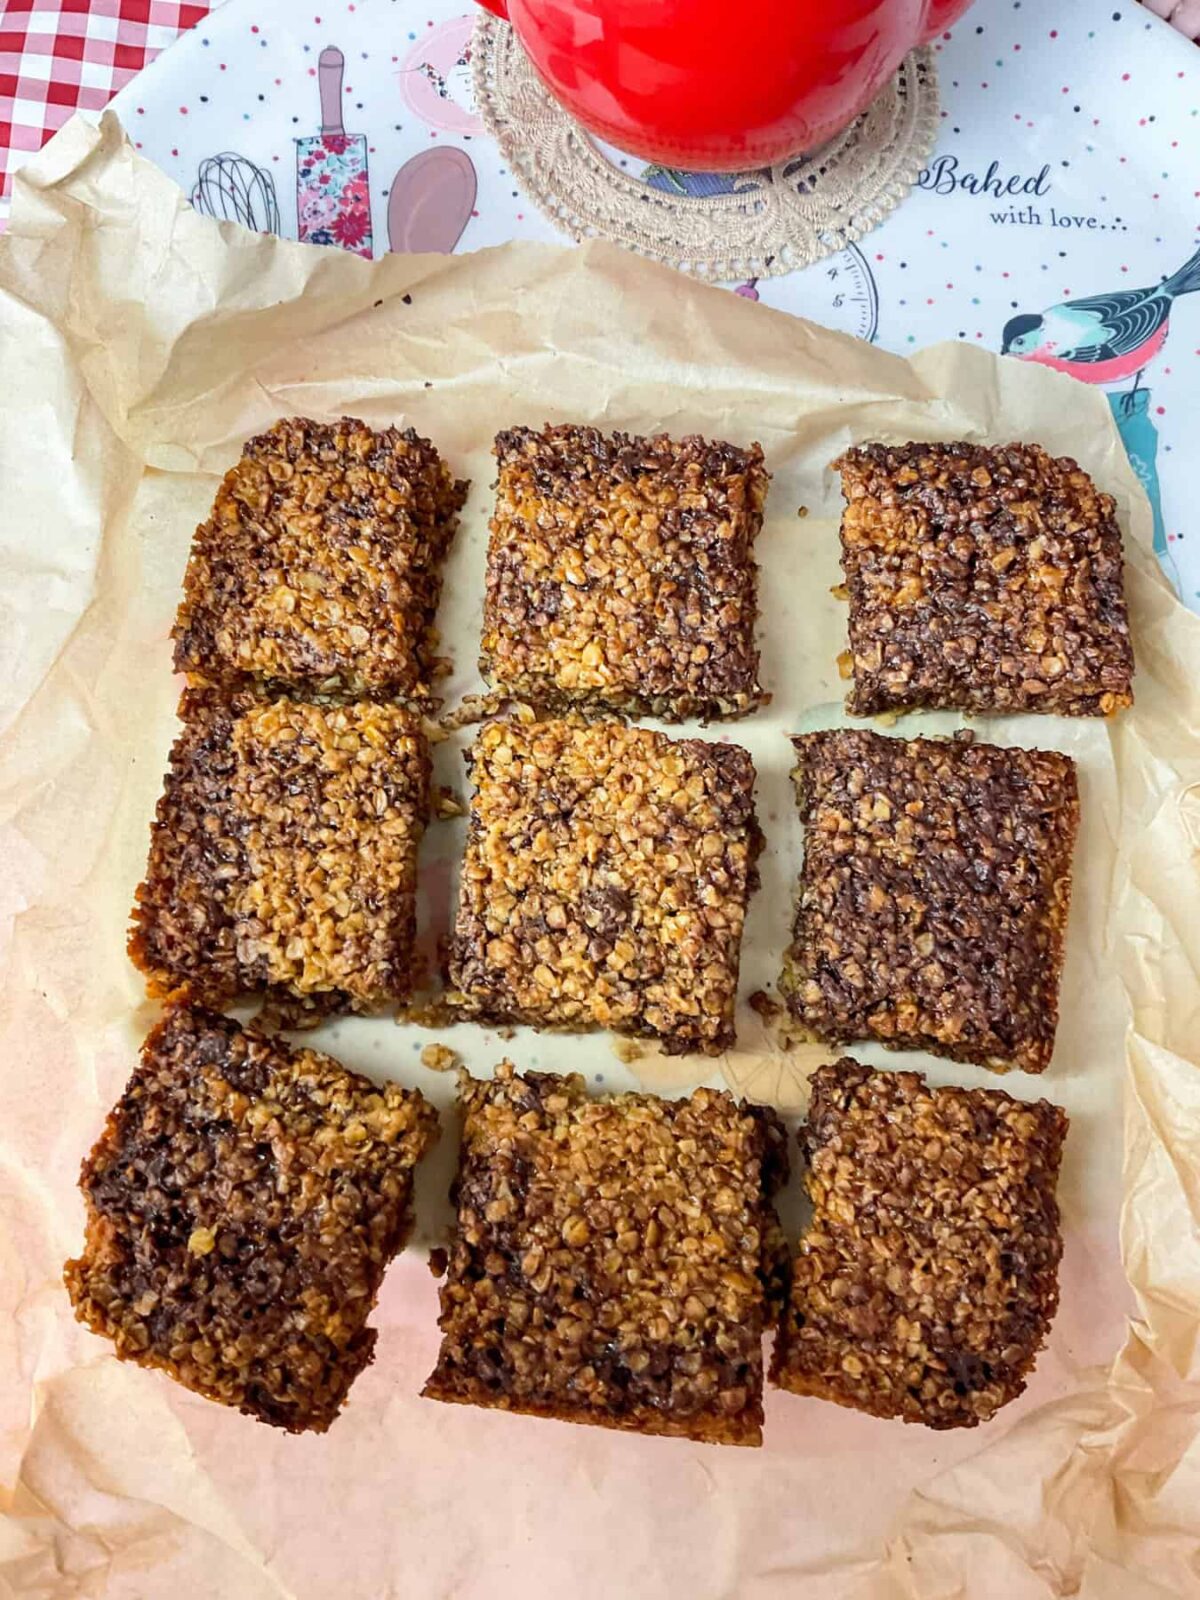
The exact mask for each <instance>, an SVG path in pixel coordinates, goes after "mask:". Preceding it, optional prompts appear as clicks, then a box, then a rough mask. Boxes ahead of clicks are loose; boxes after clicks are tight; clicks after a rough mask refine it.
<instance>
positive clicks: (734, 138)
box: [480, 0, 970, 172]
mask: <svg viewBox="0 0 1200 1600" xmlns="http://www.w3.org/2000/svg"><path fill="white" fill-rule="evenodd" d="M480 3H481V4H484V5H486V6H487V7H488V9H489V10H490V11H494V12H495V13H496V15H497V16H499V17H503V18H504V19H505V20H506V21H509V22H511V23H512V25H513V27H514V28H515V29H516V31H517V37H518V38H519V39H520V41H521V43H522V44H523V45H524V47H525V50H526V52H527V53H528V55H529V58H530V60H531V61H532V62H533V65H534V67H535V69H536V70H537V73H538V76H539V77H540V78H541V79H542V81H543V82H544V83H545V85H546V87H547V88H548V89H549V90H550V92H551V94H553V95H554V96H555V98H556V99H557V100H559V101H561V103H562V104H563V105H564V106H565V107H566V108H567V110H568V111H569V112H570V113H571V114H572V116H574V117H575V118H576V119H577V120H578V121H579V122H581V123H582V124H583V125H584V127H585V128H588V129H589V130H590V131H591V132H592V133H594V134H596V135H597V136H598V137H599V138H601V139H606V140H608V141H609V142H610V143H611V144H615V145H617V146H618V147H619V148H620V149H621V150H625V151H628V152H629V154H631V155H636V156H640V157H641V158H642V159H643V160H645V161H650V162H655V163H658V164H661V165H662V166H668V167H678V168H682V169H684V170H687V171H693V172H729V171H736V170H738V169H740V168H744V167H765V166H770V165H771V164H772V163H774V162H778V161H784V160H786V159H787V158H788V157H789V156H793V155H799V154H801V153H802V152H804V151H806V150H814V149H816V148H817V147H818V146H819V145H822V144H824V143H825V142H826V141H827V140H828V139H831V138H832V137H833V135H834V134H835V133H838V132H840V130H841V129H842V128H844V127H846V126H847V125H848V124H849V123H850V122H852V121H853V120H854V118H855V117H856V116H858V114H859V112H860V111H863V110H865V109H866V107H867V106H868V105H869V104H870V103H871V101H872V100H873V99H874V97H875V96H876V95H877V94H878V93H879V91H880V90H881V89H882V88H883V86H884V85H885V84H886V83H887V80H888V78H889V77H890V76H891V75H892V73H893V72H895V70H896V68H897V67H898V66H899V65H900V62H901V61H902V60H903V58H904V56H905V55H906V54H907V53H908V51H910V50H911V49H912V48H913V47H914V46H915V45H918V44H923V43H925V42H927V41H928V40H929V39H931V38H933V37H934V36H935V35H936V34H937V33H939V32H940V31H941V30H942V29H943V28H945V27H948V26H949V24H950V23H951V22H954V21H955V20H956V19H957V18H958V17H960V16H961V15H962V13H963V12H964V11H965V10H966V9H967V6H968V4H969V3H970V0H743V3H742V4H741V5H733V6H731V5H729V4H728V3H727V0H480Z"/></svg>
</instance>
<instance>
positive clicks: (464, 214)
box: [388, 145, 476, 256]
mask: <svg viewBox="0 0 1200 1600" xmlns="http://www.w3.org/2000/svg"><path fill="white" fill-rule="evenodd" d="M475 190H476V179H475V168H474V166H473V165H472V163H471V158H470V156H468V155H467V153H466V151H465V150H460V149H458V148H457V146H455V145H439V146H438V148H437V149H435V150H423V151H422V152H421V154H420V155H417V156H413V158H412V160H411V161H406V162H405V163H404V165H403V166H402V167H401V168H400V170H399V172H398V173H397V174H396V176H395V178H394V179H393V181H392V191H391V194H390V195H389V197H388V249H389V250H397V251H400V250H418V251H419V250H428V251H431V252H437V253H438V254H441V255H447V256H448V255H450V254H451V253H452V252H453V250H454V247H455V245H456V244H457V243H458V241H459V239H460V238H461V237H462V233H463V229H464V228H465V227H466V225H467V223H468V222H470V220H471V210H472V208H473V206H474V204H475Z"/></svg>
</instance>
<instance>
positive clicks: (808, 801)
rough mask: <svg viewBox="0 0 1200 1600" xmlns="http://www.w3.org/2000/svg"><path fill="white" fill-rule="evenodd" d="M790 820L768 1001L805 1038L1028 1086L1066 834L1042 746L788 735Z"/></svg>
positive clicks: (1060, 920) (1049, 1008)
mask: <svg viewBox="0 0 1200 1600" xmlns="http://www.w3.org/2000/svg"><path fill="white" fill-rule="evenodd" d="M792 742H793V744H794V746H795V750H796V756H797V765H796V768H795V771H794V773H793V779H794V782H795V788H796V798H797V803H798V806H799V811H800V818H801V821H802V822H803V824H804V864H803V867H802V869H801V873H800V887H799V894H798V897H797V901H796V912H795V920H794V923H793V929H792V943H791V946H790V947H789V949H788V951H787V953H786V955H785V957H784V971H783V977H782V979H781V983H780V989H781V991H782V993H783V996H784V999H785V1001H786V1003H787V1006H788V1009H789V1010H790V1012H791V1013H792V1015H793V1017H795V1019H796V1020H797V1021H798V1022H799V1023H800V1024H801V1026H802V1027H803V1028H804V1029H806V1030H807V1031H809V1032H810V1033H811V1034H812V1035H813V1036H815V1037H816V1038H818V1039H823V1040H825V1041H826V1042H828V1043H833V1044H840V1043H845V1042H849V1041H851V1040H854V1039H878V1040H879V1041H881V1042H882V1043H883V1044H885V1045H888V1046H889V1047H891V1048H893V1049H897V1050H929V1051H931V1052H932V1053H933V1054H934V1055H944V1056H949V1057H951V1058H952V1059H953V1060H955V1061H970V1062H975V1063H978V1064H979V1065H981V1066H985V1067H991V1068H992V1069H993V1070H994V1071H997V1072H1006V1071H1008V1070H1010V1069H1012V1068H1018V1069H1020V1070H1021V1071H1024V1072H1042V1071H1044V1070H1045V1068H1046V1067H1047V1066H1048V1065H1049V1063H1050V1057H1051V1054H1052V1052H1053V1049H1054V1035H1055V1030H1056V1027H1057V1023H1058V991H1059V982H1060V977H1061V973H1062V965H1063V946H1064V938H1065V932H1066V923H1067V912H1068V909H1069V905H1070V897H1071V856H1072V851H1073V848H1074V843H1075V835H1076V832H1077V830H1078V826H1079V796H1078V788H1077V784H1076V777H1075V764H1074V762H1073V761H1071V759H1070V757H1069V756H1064V755H1060V754H1058V753H1057V752H1056V751H1048V750H1022V749H1017V748H1013V749H1001V748H1000V747H999V746H996V745H988V744H977V743H974V742H970V743H968V742H966V741H964V740H960V739H912V740H904V739H896V738H889V737H885V736H884V735H882V734H877V733H872V732H868V731H867V730H866V729H861V728H853V729H842V730H830V731H826V732H822V733H810V734H804V735H802V736H801V737H799V738H797V739H794V740H793V741H792Z"/></svg>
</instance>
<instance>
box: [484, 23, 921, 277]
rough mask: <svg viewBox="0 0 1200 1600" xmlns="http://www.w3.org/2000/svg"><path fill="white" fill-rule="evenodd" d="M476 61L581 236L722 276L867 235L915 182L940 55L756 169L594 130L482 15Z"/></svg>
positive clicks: (500, 136) (529, 170)
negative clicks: (679, 167) (651, 159)
mask: <svg viewBox="0 0 1200 1600" xmlns="http://www.w3.org/2000/svg"><path fill="white" fill-rule="evenodd" d="M472 72H473V74H474V80H475V99H476V104H477V105H478V108H479V112H480V115H481V116H482V117H483V120H484V123H485V124H486V126H487V129H488V131H489V133H491V135H492V137H493V138H494V139H495V140H496V142H497V144H499V146H500V148H501V150H502V151H503V152H504V155H505V156H506V158H507V160H508V163H509V166H510V168H511V170H512V172H513V175H514V177H515V178H516V180H517V182H518V183H519V184H520V185H521V187H522V188H523V189H524V190H525V192H526V193H527V194H528V195H529V197H530V198H531V199H532V200H533V201H534V203H535V204H536V205H538V206H539V207H540V208H541V210H542V211H543V212H544V213H545V214H546V215H547V216H548V217H549V218H550V220H551V221H552V222H554V223H556V224H557V225H558V226H559V227H561V228H563V229H565V230H566V232H568V233H569V234H570V235H571V236H572V237H573V238H574V239H586V238H602V239H611V240H613V241H614V242H615V243H617V244H621V245H624V246H626V248H627V249H630V250H636V251H638V252H639V253H640V254H642V255H646V256H650V257H652V258H653V259H654V260H656V261H665V262H667V263H669V264H670V265H671V266H674V267H680V268H682V269H683V270H684V271H686V272H692V273H695V274H696V275H697V276H698V277H701V278H708V279H712V280H714V281H717V282H722V281H733V280H735V279H738V278H767V277H778V276H782V275H783V274H784V273H787V272H794V271H795V270H796V269H797V268H798V267H804V266H807V265H808V264H809V263H810V262H813V261H819V260H820V259H821V258H822V257H823V256H828V255H832V254H833V253H834V252H835V251H838V250H843V249H845V247H846V246H847V245H848V244H852V243H853V242H854V241H855V240H856V239H859V238H861V237H862V235H863V234H864V233H866V232H868V231H869V230H870V229H871V228H873V227H875V226H876V225H877V224H878V223H880V222H882V221H883V219H884V217H886V216H887V214H888V212H889V211H891V210H892V209H893V207H895V206H896V205H898V204H899V202H900V201H901V200H902V199H903V198H904V196H905V195H906V194H907V193H908V191H909V190H910V189H911V188H912V186H913V184H914V183H915V182H916V179H917V176H918V174H919V173H920V171H921V168H922V167H923V166H924V164H925V160H926V158H927V157H928V155H929V152H930V150H931V149H932V148H933V141H934V138H935V136H936V133H937V126H938V90H937V73H936V71H935V69H934V65H933V56H932V53H931V52H930V51H929V50H914V51H913V52H912V54H911V55H910V56H908V57H907V58H906V60H905V61H904V63H903V65H902V66H901V68H900V70H899V72H897V74H896V76H895V77H894V78H893V80H892V82H891V84H890V85H889V86H888V88H887V89H885V90H884V92H883V93H882V94H881V95H880V96H879V98H878V99H877V100H876V101H875V102H874V103H873V104H872V105H871V106H870V107H869V109H868V110H866V111H864V112H863V114H862V116H860V117H859V118H858V120H857V121H856V122H854V123H853V124H852V125H851V126H850V127H849V128H847V129H846V130H845V132H844V133H841V134H839V135H838V136H837V138H835V139H832V140H831V141H830V142H829V143H828V144H827V145H825V146H824V147H823V148H822V149H820V150H816V151H813V152H812V153H811V154H810V155H806V156H798V157H796V158H794V159H793V160H790V161H785V162H782V163H780V164H779V165H777V166H773V167H762V168H759V169H757V170H755V171H750V172H739V173H727V174H726V173H721V174H699V175H697V174H689V173H682V172H679V173H677V172H674V171H673V170H671V169H670V168H663V167H647V166H645V164H644V163H642V162H640V161H637V160H635V159H634V158H632V157H628V158H622V157H621V155H620V153H619V152H617V151H611V152H610V151H609V150H608V147H606V146H603V145H601V144H600V143H599V142H598V141H596V140H594V139H592V137H591V136H590V135H589V134H587V133H585V132H584V130H583V129H582V128H581V127H580V126H579V124H578V123H577V122H575V121H574V120H573V119H572V118H571V117H570V116H569V115H568V114H567V112H565V111H564V110H563V108H562V107H561V106H560V105H559V104H558V102H557V101H556V100H554V99H553V98H552V96H551V95H550V94H549V93H548V92H547V90H546V89H545V88H544V87H543V86H542V83H541V81H540V80H539V78H538V77H537V75H536V73H535V72H534V70H533V68H532V66H531V65H530V63H529V58H528V57H527V56H526V54H525V51H524V50H523V49H522V47H521V45H520V44H519V42H518V40H517V37H516V35H515V33H514V32H513V30H512V29H511V28H510V27H509V26H508V25H507V24H506V23H502V22H498V21H496V20H495V19H494V18H492V17H490V16H486V15H484V16H481V18H480V20H479V22H478V23H477V24H476V31H475V40H474V44H473V46H472ZM622 159H624V160H625V161H626V165H625V166H622V165H621V164H620V163H621V161H622Z"/></svg>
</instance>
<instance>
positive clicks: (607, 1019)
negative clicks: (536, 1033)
mask: <svg viewBox="0 0 1200 1600" xmlns="http://www.w3.org/2000/svg"><path fill="white" fill-rule="evenodd" d="M468 759H469V761H470V763H471V772H472V776H473V778H474V782H475V793H474V795H473V797H472V800H471V811H470V821H469V824H468V831H467V848H466V857H465V860H464V862H463V868H462V873H461V875H460V881H459V902H458V912H457V917H456V921H455V928H454V936H453V940H452V944H451V950H450V962H449V973H450V981H451V984H452V985H453V991H452V993H451V995H450V1002H451V1004H452V1005H453V1006H454V1007H456V1009H457V1010H458V1012H459V1014H460V1015H463V1016H466V1017H470V1018H474V1019H475V1020H477V1021H481V1022H487V1023H529V1024H531V1025H532V1026H533V1027H537V1028H558V1029H562V1030H565V1031H568V1032H582V1031H586V1030H588V1029H591V1028H598V1027H601V1028H611V1029H612V1030H613V1031H614V1032H617V1033H629V1034H635V1035H638V1036H641V1037H646V1038H656V1039H658V1040H660V1041H661V1043H662V1045H663V1048H664V1049H665V1050H666V1051H667V1052H668V1053H669V1054H681V1053H683V1052H686V1051H689V1050H695V1051H702V1052H704V1053H706V1054H708V1055H717V1054H719V1053H720V1052H721V1051H722V1050H725V1049H727V1048H728V1047H729V1046H730V1045H731V1044H732V1043H733V1041H734V1007H735V1002H736V998H737V982H738V967H739V961H740V955H741V939H742V929H743V926H744V923H745V917H746V904H747V901H748V899H749V896H750V892H751V890H752V888H753V887H754V884H755V881H756V880H755V868H754V863H755V858H756V856H757V853H758V850H759V846H760V842H761V838H760V834H759V831H758V825H757V822H756V820H755V814H754V795H753V791H754V767H753V764H752V762H751V760H750V757H749V755H748V754H747V753H746V751H745V750H743V749H741V748H740V746H738V745H732V744H719V743H711V742H709V741H706V740H702V739H680V740H674V739H668V738H667V737H666V736H665V735H664V734H661V733H657V732H654V731H652V730H650V729H648V728H638V727H627V726H625V724H623V723H619V722H611V721H609V722H595V723H582V722H572V721H558V720H552V721H546V722H522V721H518V720H515V719H514V720H501V721H496V722H492V723H488V724H486V725H485V727H484V728H483V729H482V730H481V732H480V735H479V738H478V740H477V742H476V744H475V746H474V748H473V750H472V751H471V752H470V754H469V757H468Z"/></svg>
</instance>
